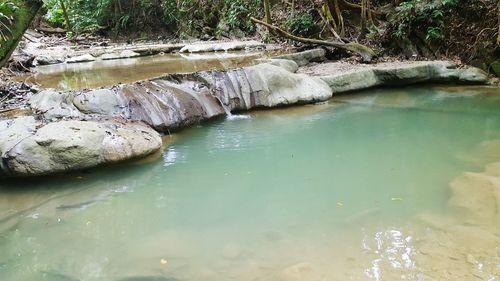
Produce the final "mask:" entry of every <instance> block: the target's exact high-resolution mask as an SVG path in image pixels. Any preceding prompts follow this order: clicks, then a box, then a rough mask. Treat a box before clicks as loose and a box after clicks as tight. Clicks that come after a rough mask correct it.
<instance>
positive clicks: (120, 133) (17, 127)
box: [0, 117, 162, 176]
mask: <svg viewBox="0 0 500 281" xmlns="http://www.w3.org/2000/svg"><path fill="white" fill-rule="evenodd" d="M0 126H2V127H3V130H1V131H0V149H1V151H0V153H1V155H2V166H1V168H2V170H3V171H4V172H5V173H6V174H9V175H21V176H34V175H45V174H52V173H57V172H65V171H71V170H79V169H85V168H90V167H95V166H98V165H101V164H105V163H115V162H119V161H123V160H127V159H133V158H139V157H142V156H146V155H149V154H151V153H153V152H155V151H157V150H158V149H160V148H161V145H162V142H161V137H160V135H159V134H158V133H157V132H155V131H154V130H152V129H150V128H149V127H147V126H144V125H142V124H138V123H117V122H112V121H107V122H101V123H98V122H91V121H60V122H54V123H49V124H47V125H44V124H42V123H40V122H36V121H34V119H33V118H31V117H26V118H18V119H14V120H11V121H7V123H4V122H2V123H0Z"/></svg>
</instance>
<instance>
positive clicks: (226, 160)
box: [0, 87, 500, 281]
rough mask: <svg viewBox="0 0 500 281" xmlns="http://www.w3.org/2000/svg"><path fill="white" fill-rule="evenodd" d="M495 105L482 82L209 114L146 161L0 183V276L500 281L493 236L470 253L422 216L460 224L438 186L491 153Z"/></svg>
mask: <svg viewBox="0 0 500 281" xmlns="http://www.w3.org/2000/svg"><path fill="white" fill-rule="evenodd" d="M498 108H500V91H498V89H492V88H462V87H454V88H453V87H452V88H443V87H434V88H430V87H416V88H404V89H390V90H370V91H368V92H365V93H362V94H358V95H348V96H340V97H336V98H334V99H333V101H332V102H329V103H324V104H319V105H309V106H302V107H294V108H287V109H279V110H269V111H257V112H251V113H248V114H246V116H248V118H233V119H231V120H224V119H217V120H213V121H211V122H208V123H205V124H202V125H198V126H195V127H193V128H190V129H187V130H185V131H183V132H181V133H180V134H177V135H174V136H167V137H166V138H165V140H166V143H167V146H166V148H165V150H164V152H163V153H162V154H161V155H158V156H157V157H156V158H155V157H151V158H150V159H147V160H145V161H142V162H141V163H136V164H127V165H123V166H117V167H113V168H109V169H97V170H92V171H89V172H85V173H78V174H71V175H66V176H60V177H56V178H46V179H34V180H31V181H22V182H21V181H7V182H2V183H0V252H1V253H2V254H1V255H0V280H20V281H21V280H204V281H209V280H214V281H215V280H308V281H312V280H430V279H427V277H432V278H435V279H436V280H471V279H467V277H468V276H473V275H472V273H471V272H472V271H473V270H476V271H477V272H475V273H474V274H476V275H474V276H484V278H485V280H497V279H494V278H495V274H496V273H498V270H500V269H499V267H500V259H498V255H500V254H499V253H500V249H498V251H497V250H496V249H495V247H497V248H498V247H500V246H499V245H495V244H493V245H491V244H484V245H483V244H481V245H479V246H478V245H476V244H473V242H471V244H470V248H471V249H474V250H473V251H472V250H470V251H471V252H470V253H469V252H468V251H469V250H467V249H469V245H466V244H465V245H464V244H463V243H461V245H460V247H458V246H456V245H455V244H453V243H452V242H453V241H455V240H454V239H455V237H462V236H463V235H462V236H460V235H461V233H459V231H458V230H457V231H455V230H439V229H435V230H431V228H429V225H428V224H426V223H424V222H423V221H422V219H419V218H420V217H421V216H422V214H424V213H425V214H427V218H428V217H429V216H431V217H432V218H433V219H431V220H439V218H446V219H442V220H441V221H448V218H453V219H456V217H458V216H457V213H455V212H454V211H453V210H451V209H450V208H449V207H448V200H449V198H450V196H451V195H450V190H449V188H448V186H449V182H450V181H451V180H453V179H454V178H456V177H457V176H460V175H461V174H463V173H464V172H466V171H474V172H480V171H482V170H483V169H484V165H486V164H488V163H490V162H494V161H499V160H500V153H499V152H498V151H499V150H497V148H499V147H500V146H499V145H497V146H495V145H494V144H495V141H497V140H500V113H499V111H498ZM491 144H493V148H494V149H493V150H491V149H490V148H491V147H492V146H491ZM497 144H498V143H497ZM451 225H452V226H454V224H451ZM498 226H499V227H498V228H497V225H496V223H495V222H493V223H491V224H487V225H485V226H478V227H477V229H478V231H477V233H479V234H477V233H475V235H476V236H475V237H477V239H478V240H481V239H483V238H482V237H481V235H485V234H481V233H484V232H486V233H490V232H492V231H493V232H494V229H497V230H498V229H500V223H499V224H498ZM432 229H434V228H432ZM456 229H460V228H458V227H457V228H456ZM492 229H493V230H492ZM446 231H449V232H446ZM441 233H445V234H443V235H448V236H446V237H447V238H446V239H443V237H442V236H440V235H441ZM492 235H495V234H492ZM496 235H498V234H496ZM456 241H462V240H459V238H456ZM471 241H472V240H471ZM484 241H486V240H484ZM488 241H489V240H488ZM433 243H437V244H439V245H441V246H440V247H445V248H443V250H440V251H441V252H442V253H443V255H444V256H443V257H441V256H438V255H429V254H428V253H429V251H430V252H432V248H433V247H430V246H432V245H434V244H433ZM457 243H458V242H456V244H457ZM485 243H486V242H485ZM443 245H444V246H443ZM428 248H431V249H430V250H429V249H428ZM483 248H485V249H483ZM489 250H493V253H491V252H489ZM495 251H497V252H496V254H495ZM469 255H471V256H473V257H474V258H475V259H477V260H478V264H474V263H472V262H471V261H470V259H469ZM495 255H496V256H495ZM479 261H480V262H479ZM468 268H472V269H470V270H469V269H468ZM461 270H465V271H467V272H465V273H463V274H462V272H461ZM450 272H451V273H450ZM455 273H456V275H453V274H455ZM446 274H448V275H446ZM459 274H462V275H459ZM467 274H469V275H467ZM443 276H445V277H443ZM446 276H448V277H449V278H446ZM456 276H465V277H464V278H465V279H455V277H456ZM488 278H490V279H488Z"/></svg>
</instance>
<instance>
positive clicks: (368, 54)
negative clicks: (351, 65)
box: [250, 17, 375, 62]
mask: <svg viewBox="0 0 500 281" xmlns="http://www.w3.org/2000/svg"><path fill="white" fill-rule="evenodd" d="M250 19H251V20H252V21H253V22H255V23H257V24H261V25H263V26H265V27H267V28H268V29H270V30H272V31H273V32H275V33H276V34H278V35H280V36H282V37H284V38H287V39H290V40H293V41H297V42H301V43H306V44H314V45H322V46H328V47H334V48H338V49H343V50H346V51H351V52H354V53H357V54H359V55H361V57H362V58H363V61H365V62H371V61H372V59H373V57H374V56H375V52H374V51H373V50H372V49H370V48H368V47H366V46H365V45H361V44H358V43H354V42H350V43H343V42H331V41H323V40H317V39H309V38H304V37H298V36H295V35H293V34H290V33H288V32H286V31H284V30H283V29H281V28H279V27H277V26H274V25H270V24H268V23H266V22H263V21H260V20H258V19H256V18H254V17H251V18H250Z"/></svg>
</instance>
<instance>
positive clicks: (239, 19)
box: [221, 0, 262, 32]
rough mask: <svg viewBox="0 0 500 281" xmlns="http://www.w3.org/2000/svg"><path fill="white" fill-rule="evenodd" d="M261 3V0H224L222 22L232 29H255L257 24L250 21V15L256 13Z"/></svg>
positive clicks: (249, 30) (248, 30)
mask: <svg viewBox="0 0 500 281" xmlns="http://www.w3.org/2000/svg"><path fill="white" fill-rule="evenodd" d="M261 5H262V1H261V0H247V1H244V0H224V3H223V9H222V15H223V18H222V19H221V22H222V23H224V24H225V25H227V26H228V27H229V28H230V29H240V30H242V31H246V32H251V31H254V28H255V26H254V24H253V23H252V22H251V21H250V16H252V15H255V14H256V13H257V10H258V8H259V7H261Z"/></svg>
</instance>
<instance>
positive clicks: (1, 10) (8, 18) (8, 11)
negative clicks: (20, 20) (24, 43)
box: [0, 1, 19, 41]
mask: <svg viewBox="0 0 500 281" xmlns="http://www.w3.org/2000/svg"><path fill="white" fill-rule="evenodd" d="M18 10H19V6H18V5H17V3H14V2H13V1H5V2H2V3H0V41H6V40H7V39H8V34H10V32H11V29H10V27H9V26H10V25H11V24H12V22H13V20H14V15H15V14H16V12H17V11H18Z"/></svg>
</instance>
